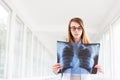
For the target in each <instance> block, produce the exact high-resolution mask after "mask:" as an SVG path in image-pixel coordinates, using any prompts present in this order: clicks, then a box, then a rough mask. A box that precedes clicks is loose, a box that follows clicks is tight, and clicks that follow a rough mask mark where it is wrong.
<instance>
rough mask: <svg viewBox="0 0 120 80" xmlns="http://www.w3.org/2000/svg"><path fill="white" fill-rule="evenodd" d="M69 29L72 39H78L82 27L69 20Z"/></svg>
mask: <svg viewBox="0 0 120 80" xmlns="http://www.w3.org/2000/svg"><path fill="white" fill-rule="evenodd" d="M70 31H71V34H72V36H73V38H74V39H80V38H81V35H82V27H81V26H80V25H79V24H78V23H76V22H71V24H70Z"/></svg>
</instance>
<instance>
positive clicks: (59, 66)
mask: <svg viewBox="0 0 120 80" xmlns="http://www.w3.org/2000/svg"><path fill="white" fill-rule="evenodd" d="M52 69H53V72H54V73H56V74H57V73H58V72H59V71H60V70H61V69H62V65H61V64H60V63H56V64H55V65H54V66H53V68H52Z"/></svg>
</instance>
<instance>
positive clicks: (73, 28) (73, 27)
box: [71, 26, 82, 31]
mask: <svg viewBox="0 0 120 80" xmlns="http://www.w3.org/2000/svg"><path fill="white" fill-rule="evenodd" d="M76 29H77V30H78V31H80V30H81V29H82V28H81V27H75V26H72V27H71V30H73V31H75V30H76Z"/></svg>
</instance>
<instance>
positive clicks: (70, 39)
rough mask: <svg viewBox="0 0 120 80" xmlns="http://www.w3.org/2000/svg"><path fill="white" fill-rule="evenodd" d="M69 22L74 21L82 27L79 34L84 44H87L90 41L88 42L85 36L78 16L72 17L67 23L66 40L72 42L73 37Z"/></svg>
mask: <svg viewBox="0 0 120 80" xmlns="http://www.w3.org/2000/svg"><path fill="white" fill-rule="evenodd" d="M71 22H76V23H78V24H79V25H80V26H81V27H82V35H81V39H82V42H83V43H84V44H89V43H90V42H89V40H88V38H87V36H86V33H85V29H84V24H83V21H82V19H80V18H72V19H71V20H70V21H69V25H68V39H67V41H68V42H74V38H73V36H72V34H71V30H70V24H71Z"/></svg>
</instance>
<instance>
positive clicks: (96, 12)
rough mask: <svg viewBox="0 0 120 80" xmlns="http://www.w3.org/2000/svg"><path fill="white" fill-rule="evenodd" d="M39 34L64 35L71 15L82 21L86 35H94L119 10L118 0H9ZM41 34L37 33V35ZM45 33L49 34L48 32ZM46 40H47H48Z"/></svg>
mask: <svg viewBox="0 0 120 80" xmlns="http://www.w3.org/2000/svg"><path fill="white" fill-rule="evenodd" d="M9 1H11V3H12V4H13V5H14V6H15V8H16V9H17V10H18V11H19V13H20V14H21V15H22V16H23V17H24V19H25V20H26V21H27V23H28V24H29V25H30V27H31V29H32V30H33V31H34V32H35V33H36V34H37V35H38V37H40V38H41V36H43V35H44V37H45V35H46V37H49V39H51V41H52V40H53V39H55V38H57V39H61V37H62V38H65V37H66V36H67V26H68V22H69V20H70V19H71V18H73V17H80V18H82V19H83V21H84V25H85V28H86V30H87V34H88V36H89V37H90V39H93V41H94V39H98V38H99V36H100V35H101V33H102V32H103V31H104V30H105V27H107V25H108V24H109V23H110V22H111V21H112V20H113V19H114V18H115V17H116V16H118V15H119V13H120V0H9ZM40 35H41V36H40ZM48 35H49V36H48ZM48 43H49V42H48Z"/></svg>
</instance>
